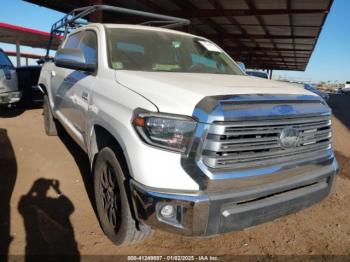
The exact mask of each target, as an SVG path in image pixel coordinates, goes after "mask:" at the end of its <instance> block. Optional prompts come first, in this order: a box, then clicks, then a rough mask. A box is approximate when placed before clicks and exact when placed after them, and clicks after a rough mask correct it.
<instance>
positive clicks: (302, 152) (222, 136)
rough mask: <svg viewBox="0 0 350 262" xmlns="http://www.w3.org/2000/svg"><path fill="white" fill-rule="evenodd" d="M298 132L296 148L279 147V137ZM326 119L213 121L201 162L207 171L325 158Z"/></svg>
mask: <svg viewBox="0 0 350 262" xmlns="http://www.w3.org/2000/svg"><path fill="white" fill-rule="evenodd" d="M287 127H293V128H295V129H297V130H298V131H299V137H300V139H299V141H298V144H297V146H296V147H293V148H283V147H282V146H281V144H280V140H279V137H280V134H281V132H282V130H283V129H285V128H287ZM331 137H332V131H331V119H330V116H328V115H327V116H317V117H315V116H313V117H298V118H278V119H265V120H259V121H257V120H252V121H237V122H214V123H213V125H211V127H210V128H209V132H208V136H207V139H206V141H205V142H204V145H203V162H204V163H205V164H206V165H207V166H208V167H210V168H243V167H250V166H264V165H270V164H278V163H287V162H292V161H298V160H311V159H317V158H321V157H325V156H327V155H328V154H329V149H331Z"/></svg>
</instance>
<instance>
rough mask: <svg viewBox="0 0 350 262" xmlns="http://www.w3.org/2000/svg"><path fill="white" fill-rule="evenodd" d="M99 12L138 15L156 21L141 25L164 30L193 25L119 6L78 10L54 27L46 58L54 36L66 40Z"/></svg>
mask: <svg viewBox="0 0 350 262" xmlns="http://www.w3.org/2000/svg"><path fill="white" fill-rule="evenodd" d="M97 11H109V12H114V13H120V14H127V15H136V16H142V17H146V18H151V19H154V20H151V21H147V22H143V23H141V25H152V24H155V25H159V26H160V27H164V28H175V27H180V26H186V25H189V24H190V23H191V21H190V20H188V19H184V18H179V17H174V16H167V15H161V14H156V13H150V12H144V11H138V10H133V9H128V8H123V7H117V6H110V5H92V6H87V7H81V8H76V9H74V10H72V11H71V12H69V13H68V14H67V15H65V16H64V17H63V18H62V19H60V20H58V21H57V22H56V23H54V24H53V25H52V27H51V33H50V39H49V43H48V46H47V50H46V57H49V52H50V47H51V44H52V40H53V37H54V36H63V38H65V37H66V35H67V34H68V33H69V32H70V30H72V29H75V28H78V27H80V26H82V25H85V24H86V23H84V22H82V21H81V18H84V17H86V16H87V15H89V14H92V13H94V12H97ZM79 20H80V21H79Z"/></svg>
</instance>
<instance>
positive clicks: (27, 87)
mask: <svg viewBox="0 0 350 262" xmlns="http://www.w3.org/2000/svg"><path fill="white" fill-rule="evenodd" d="M16 71H17V76H18V89H19V91H21V92H22V100H21V102H22V104H23V106H41V105H42V104H43V102H44V96H43V93H42V92H41V91H40V89H39V87H38V80H39V75H40V71H41V66H22V67H17V69H16Z"/></svg>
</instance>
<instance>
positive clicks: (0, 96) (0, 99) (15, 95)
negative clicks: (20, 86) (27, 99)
mask: <svg viewBox="0 0 350 262" xmlns="http://www.w3.org/2000/svg"><path fill="white" fill-rule="evenodd" d="M21 98H22V93H21V92H20V91H13V92H7V93H0V104H3V105H4V104H5V105H7V104H13V103H17V102H19V101H20V100H21Z"/></svg>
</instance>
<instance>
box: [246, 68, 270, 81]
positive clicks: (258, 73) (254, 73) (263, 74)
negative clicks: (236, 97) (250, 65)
mask: <svg viewBox="0 0 350 262" xmlns="http://www.w3.org/2000/svg"><path fill="white" fill-rule="evenodd" d="M246 73H247V75H250V76H255V77H260V78H265V79H269V76H268V75H267V73H266V72H264V71H255V70H249V69H248V70H246Z"/></svg>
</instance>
